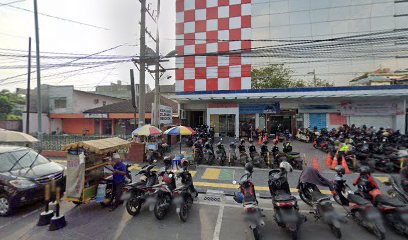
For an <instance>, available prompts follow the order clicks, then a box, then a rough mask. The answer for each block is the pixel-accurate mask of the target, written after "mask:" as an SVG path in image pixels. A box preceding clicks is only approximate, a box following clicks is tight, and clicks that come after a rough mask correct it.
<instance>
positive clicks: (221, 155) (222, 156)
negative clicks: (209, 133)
mask: <svg viewBox="0 0 408 240" xmlns="http://www.w3.org/2000/svg"><path fill="white" fill-rule="evenodd" d="M216 153H217V159H218V161H219V162H220V165H221V166H224V165H225V161H226V160H227V153H226V152H225V147H224V144H222V138H221V140H220V142H218V143H217V151H216Z"/></svg>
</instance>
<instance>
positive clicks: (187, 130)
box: [164, 126, 196, 154]
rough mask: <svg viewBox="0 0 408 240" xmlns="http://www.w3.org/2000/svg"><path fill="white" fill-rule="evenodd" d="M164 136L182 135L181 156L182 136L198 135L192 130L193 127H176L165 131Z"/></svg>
mask: <svg viewBox="0 0 408 240" xmlns="http://www.w3.org/2000/svg"><path fill="white" fill-rule="evenodd" d="M164 134H167V135H180V154H181V135H183V136H185V135H193V134H196V132H195V131H194V130H193V129H192V128H191V127H185V126H176V127H172V128H169V129H167V130H166V131H164Z"/></svg>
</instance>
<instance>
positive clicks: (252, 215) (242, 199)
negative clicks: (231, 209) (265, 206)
mask: <svg viewBox="0 0 408 240" xmlns="http://www.w3.org/2000/svg"><path fill="white" fill-rule="evenodd" d="M251 178H252V172H248V171H246V172H245V174H244V175H242V177H241V179H240V180H239V182H238V184H239V190H240V191H239V192H238V193H236V194H235V196H234V200H235V201H236V202H237V203H242V205H243V207H244V209H245V214H246V215H245V220H246V221H247V222H248V223H249V228H250V229H251V230H252V233H253V234H254V238H255V240H259V239H260V227H263V226H264V225H265V221H264V220H263V218H264V217H265V215H263V214H262V211H263V210H262V209H261V208H259V206H258V201H257V199H256V195H255V186H254V184H253V183H252V179H251ZM232 183H233V184H234V185H235V184H237V181H235V180H234V181H233V182H232Z"/></svg>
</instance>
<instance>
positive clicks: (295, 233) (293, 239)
mask: <svg viewBox="0 0 408 240" xmlns="http://www.w3.org/2000/svg"><path fill="white" fill-rule="evenodd" d="M290 235H291V237H292V240H297V238H298V231H297V230H294V231H291V232H290Z"/></svg>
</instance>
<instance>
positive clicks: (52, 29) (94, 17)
mask: <svg viewBox="0 0 408 240" xmlns="http://www.w3.org/2000/svg"><path fill="white" fill-rule="evenodd" d="M15 1H16V0H0V53H19V54H21V53H22V52H15V51H13V52H10V49H12V50H21V51H27V49H28V37H29V36H31V37H32V54H35V31H34V14H33V13H32V12H28V11H24V10H21V9H16V8H12V7H10V5H9V6H7V5H3V4H7V3H11V2H15ZM147 3H150V4H151V9H152V10H153V9H155V8H156V4H157V0H147ZM11 6H15V7H20V8H24V9H29V10H33V9H34V7H33V1H32V0H25V1H24V0H22V1H21V2H17V3H14V4H12V5H11ZM38 11H39V12H40V13H43V14H47V15H51V16H56V17H60V18H64V19H68V20H73V21H77V22H81V23H85V24H89V25H93V26H87V25H85V24H79V23H73V22H70V21H67V20H60V19H56V18H52V17H48V16H44V15H39V29H40V51H41V53H40V55H41V56H43V55H47V52H58V53H75V54H87V55H88V54H94V53H98V52H101V51H104V50H107V49H111V50H109V51H104V52H103V53H101V54H102V55H120V56H132V55H136V54H138V53H139V32H140V28H139V21H140V3H139V1H138V0H38ZM146 21H147V27H148V28H149V30H150V31H151V32H152V33H153V35H155V32H156V26H155V23H154V22H153V21H152V20H151V19H150V17H149V16H148V15H147V17H146ZM174 22H175V0H162V1H161V15H160V21H159V26H160V27H159V29H160V38H161V41H160V42H161V44H160V48H161V49H160V52H161V54H162V55H165V54H166V53H168V52H170V51H171V50H173V49H174V46H175V42H174V38H175V35H174V32H175V24H174ZM146 41H147V45H148V46H149V47H151V48H153V49H155V42H154V41H153V40H151V39H150V38H149V37H148V36H146ZM0 55H1V54H0ZM48 55H49V54H48ZM60 55H61V54H60ZM70 60H71V59H68V60H66V59H58V60H52V61H51V60H49V59H42V60H41V64H42V65H43V66H46V65H47V64H50V63H52V64H62V63H66V62H69V61H70ZM82 61H87V60H82ZM82 61H77V63H79V62H82ZM1 65H3V66H15V68H14V69H0V89H2V88H6V89H10V90H15V89H16V88H25V86H26V81H27V77H26V76H21V77H17V78H13V79H8V80H2V79H5V78H8V77H12V76H15V75H19V74H25V73H27V69H26V68H25V66H26V65H27V58H22V57H20V58H14V56H13V57H9V56H7V57H6V56H0V66H1ZM17 66H18V67H17ZM163 66H164V67H167V68H173V67H174V62H169V63H164V65H163ZM32 67H33V69H32V70H35V59H34V58H33V60H32ZM44 68H46V67H44ZM131 68H133V69H134V71H135V81H136V82H139V71H138V70H137V68H136V67H135V66H134V64H133V63H131V62H130V61H129V62H125V63H120V64H111V65H106V66H103V67H98V68H90V69H84V70H83V71H75V70H78V69H80V68H67V67H58V68H55V67H54V68H52V69H42V71H41V76H42V83H44V84H58V85H74V86H75V88H77V89H81V90H91V89H92V88H93V87H94V86H95V85H108V84H109V83H110V82H116V81H118V80H121V81H122V82H123V83H129V82H130V77H129V69H131ZM62 72H69V73H64V74H60V73H62ZM50 75H51V76H50ZM52 75H55V76H52ZM168 75H171V76H172V78H170V79H167V76H168ZM31 76H32V77H31V83H32V86H33V85H35V83H36V74H32V75H31ZM45 76H48V77H45ZM146 83H148V84H150V86H151V87H153V85H154V80H153V78H152V77H151V76H150V75H149V74H146ZM166 83H167V84H170V83H174V72H172V71H168V72H167V73H166V74H165V75H164V76H163V80H162V81H161V84H166Z"/></svg>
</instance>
